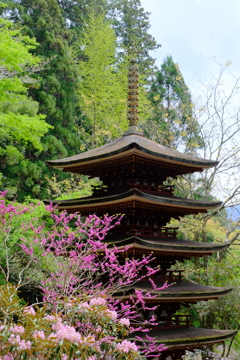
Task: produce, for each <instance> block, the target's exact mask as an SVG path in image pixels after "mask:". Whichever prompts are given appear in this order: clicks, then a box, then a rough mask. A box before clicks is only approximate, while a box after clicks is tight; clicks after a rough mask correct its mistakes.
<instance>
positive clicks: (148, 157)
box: [48, 61, 236, 360]
mask: <svg viewBox="0 0 240 360" xmlns="http://www.w3.org/2000/svg"><path fill="white" fill-rule="evenodd" d="M128 119H129V129H128V131H126V132H125V133H124V134H123V136H122V137H121V138H119V139H117V140H115V141H113V142H111V143H109V144H106V145H103V146H101V147H99V148H96V149H93V150H90V151H87V152H85V153H81V154H78V155H75V156H71V157H68V158H65V159H60V160H51V161H48V164H49V165H50V166H51V167H53V168H57V169H62V170H63V171H66V172H74V173H79V174H84V175H88V176H90V177H99V178H100V179H101V180H102V182H103V184H104V185H105V186H104V187H102V188H100V189H99V188H96V189H94V190H93V194H92V196H91V197H87V198H81V199H73V200H65V201H58V202H57V203H58V208H59V209H60V210H61V209H65V210H67V211H68V212H79V213H80V214H81V215H83V216H87V215H89V214H92V213H95V214H97V215H98V216H102V215H103V214H105V213H108V214H109V215H113V214H116V213H118V214H119V213H122V214H125V216H124V218H123V220H122V222H121V224H120V225H118V226H117V227H115V228H113V229H112V231H111V232H110V233H109V234H108V237H107V239H106V241H107V242H109V243H114V244H115V245H117V246H124V245H131V248H130V249H129V250H128V254H125V255H127V256H136V257H140V256H143V255H144V254H149V253H152V254H154V256H155V260H154V265H160V268H161V270H160V271H159V272H158V273H157V274H156V275H154V277H153V280H154V281H155V283H156V284H157V287H158V288H159V287H160V286H161V285H163V284H164V283H165V282H168V283H169V284H173V285H171V286H170V287H168V288H166V289H164V290H161V291H159V290H154V289H153V288H152V286H151V284H150V283H149V281H147V279H146V281H144V280H141V281H139V282H138V283H137V284H135V285H134V286H132V287H131V286H130V287H127V288H125V289H122V291H121V292H119V293H118V294H117V295H116V296H117V297H119V298H121V299H122V301H125V300H126V299H129V298H130V297H133V298H134V289H135V288H136V287H137V288H138V289H142V290H144V291H146V293H147V292H150V293H152V294H153V295H154V296H153V297H152V298H151V297H149V296H148V297H146V299H145V301H146V302H147V303H149V304H151V305H157V310H155V316H156V317H157V322H158V326H155V327H154V328H153V329H151V330H150V332H148V336H150V337H155V338H156V340H157V342H159V343H164V344H165V345H167V346H168V350H166V351H164V352H163V353H162V354H161V357H160V359H161V360H165V359H172V360H179V359H180V358H181V355H183V354H184V353H185V351H186V350H191V349H195V348H201V347H203V346H205V345H212V344H216V343H221V342H224V341H225V340H226V339H230V338H232V337H233V336H235V335H236V331H231V330H217V329H201V328H195V327H192V326H191V319H190V318H189V317H188V316H181V315H176V312H178V313H179V310H180V308H181V307H182V306H189V304H193V303H196V302H198V301H202V300H209V299H217V298H219V297H221V296H224V295H225V294H227V293H228V292H229V291H231V289H229V288H219V287H212V286H204V285H199V284H196V283H191V282H186V281H184V279H183V274H182V271H173V270H171V266H172V265H174V264H175V263H176V261H180V262H182V261H184V260H185V259H191V258H196V257H201V256H205V255H212V254H213V253H216V252H219V251H222V250H224V249H225V248H226V247H227V245H218V244H213V243H201V242H194V241H190V240H182V239H179V238H178V237H177V231H176V229H174V228H169V227H166V224H167V223H168V222H169V221H170V219H171V218H175V219H178V218H179V217H182V216H184V215H188V214H197V213H205V212H207V211H208V210H211V209H214V208H216V207H218V206H219V205H220V202H216V201H200V200H192V199H184V198H179V197H176V196H174V192H173V186H166V185H163V183H164V182H165V180H166V179H167V178H169V177H170V178H176V177H177V176H179V175H184V174H190V173H194V172H196V171H203V170H204V169H208V168H211V167H214V166H216V165H217V163H216V162H214V161H211V160H205V159H201V158H198V157H195V156H190V155H186V154H182V153H180V152H178V151H176V150H172V149H170V148H168V147H165V146H162V145H160V144H157V143H155V142H153V141H151V140H148V139H146V138H145V137H144V136H143V135H142V134H141V132H139V131H138V129H137V120H138V67H137V66H136V64H135V61H132V63H131V65H130V66H129V79H128ZM151 315H152V313H150V311H146V312H145V313H144V316H145V318H148V317H150V316H151ZM141 336H143V335H141ZM143 340H144V341H145V342H147V339H146V338H143Z"/></svg>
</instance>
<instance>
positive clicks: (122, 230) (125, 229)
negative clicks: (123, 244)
mask: <svg viewBox="0 0 240 360" xmlns="http://www.w3.org/2000/svg"><path fill="white" fill-rule="evenodd" d="M112 236H114V237H124V236H146V237H156V238H176V237H177V228H170V227H161V226H157V227H153V226H150V225H131V224H130V225H119V226H115V227H114V228H113V229H111V230H110V231H109V233H108V238H109V237H112Z"/></svg>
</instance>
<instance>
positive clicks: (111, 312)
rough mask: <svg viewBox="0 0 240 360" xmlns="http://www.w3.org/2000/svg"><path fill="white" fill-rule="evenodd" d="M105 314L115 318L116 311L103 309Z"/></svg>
mask: <svg viewBox="0 0 240 360" xmlns="http://www.w3.org/2000/svg"><path fill="white" fill-rule="evenodd" d="M105 313H106V315H107V316H109V317H110V318H111V319H113V320H116V319H117V312H116V311H114V310H113V311H111V310H106V311H105Z"/></svg>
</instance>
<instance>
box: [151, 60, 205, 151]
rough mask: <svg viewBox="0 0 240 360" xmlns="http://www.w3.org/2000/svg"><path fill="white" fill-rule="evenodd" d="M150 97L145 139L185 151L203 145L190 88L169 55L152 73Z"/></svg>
mask: <svg viewBox="0 0 240 360" xmlns="http://www.w3.org/2000/svg"><path fill="white" fill-rule="evenodd" d="M149 98H150V100H151V104H152V107H153V109H152V117H151V119H150V122H149V124H148V126H146V128H145V131H146V133H147V134H148V136H150V137H151V138H153V139H155V140H157V141H159V142H161V143H162V144H163V145H167V146H170V147H174V148H180V149H181V151H183V149H184V150H185V151H186V152H191V151H194V149H195V148H196V147H199V146H201V145H202V139H201V137H200V136H199V125H198V122H197V121H196V120H195V119H194V118H193V114H192V108H193V104H192V100H191V95H190V92H189V89H188V87H187V85H186V84H185V81H184V79H183V76H182V74H181V72H180V69H179V66H178V65H177V64H176V63H174V61H173V59H172V57H171V56H167V57H166V59H165V60H164V62H163V64H162V66H161V70H159V71H157V72H156V73H155V76H154V81H153V83H152V85H151V89H150V94H149ZM152 125H153V126H152ZM156 137H157V138H156Z"/></svg>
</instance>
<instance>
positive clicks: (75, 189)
mask: <svg viewBox="0 0 240 360" xmlns="http://www.w3.org/2000/svg"><path fill="white" fill-rule="evenodd" d="M99 185H101V181H100V180H99V179H98V178H93V179H89V178H88V177H87V176H83V175H78V174H71V175H70V177H69V178H67V179H65V180H62V181H58V180H57V177H56V176H53V177H52V178H51V179H50V180H49V193H50V196H51V198H56V200H68V199H76V198H82V197H86V196H91V195H92V187H93V186H94V187H97V186H99Z"/></svg>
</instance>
